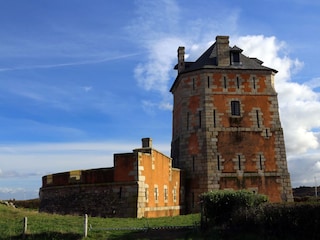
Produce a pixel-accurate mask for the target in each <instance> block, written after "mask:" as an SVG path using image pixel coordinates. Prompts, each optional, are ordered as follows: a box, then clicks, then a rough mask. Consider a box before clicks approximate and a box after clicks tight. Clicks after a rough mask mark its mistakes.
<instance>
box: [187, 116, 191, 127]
mask: <svg viewBox="0 0 320 240" xmlns="http://www.w3.org/2000/svg"><path fill="white" fill-rule="evenodd" d="M189 119H190V113H189V112H187V130H189V121H190V120H189Z"/></svg>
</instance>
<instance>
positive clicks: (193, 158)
mask: <svg viewBox="0 0 320 240" xmlns="http://www.w3.org/2000/svg"><path fill="white" fill-rule="evenodd" d="M194 169H195V157H194V156H192V171H193V172H194Z"/></svg>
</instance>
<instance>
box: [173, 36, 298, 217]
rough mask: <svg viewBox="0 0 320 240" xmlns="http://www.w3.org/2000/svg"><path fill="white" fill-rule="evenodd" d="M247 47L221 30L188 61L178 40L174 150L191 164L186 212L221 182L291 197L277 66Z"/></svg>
mask: <svg viewBox="0 0 320 240" xmlns="http://www.w3.org/2000/svg"><path fill="white" fill-rule="evenodd" d="M241 52H242V50H241V49H240V48H238V47H236V46H234V47H230V46H229V37H227V36H217V37H216V42H215V43H214V44H213V45H212V46H211V47H209V48H208V49H207V50H206V51H205V52H204V53H203V54H202V55H201V56H200V57H199V58H198V59H197V60H196V61H195V62H185V61H184V47H179V48H178V64H177V65H176V67H175V69H177V70H178V76H177V78H176V79H175V81H174V83H173V85H172V87H171V90H170V91H171V92H172V94H173V97H174V107H173V130H172V149H171V157H172V158H173V165H174V167H179V168H181V169H183V170H184V171H185V178H186V179H185V195H186V196H185V197H186V207H187V212H196V211H198V210H199V209H198V207H197V206H198V205H197V202H198V196H199V194H201V193H203V192H207V191H210V190H216V189H234V190H238V189H249V190H251V191H254V192H257V193H260V194H265V195H267V196H268V197H269V199H270V201H271V202H282V201H293V196H292V189H291V182H290V175H289V172H288V168H287V160H286V152H285V144H284V138H283V131H282V127H281V123H280V118H279V111H278V100H277V93H276V91H275V89H274V75H275V73H277V71H276V70H274V69H271V68H268V67H265V66H263V65H262V61H260V60H258V59H256V58H249V57H246V56H244V55H243V54H241Z"/></svg>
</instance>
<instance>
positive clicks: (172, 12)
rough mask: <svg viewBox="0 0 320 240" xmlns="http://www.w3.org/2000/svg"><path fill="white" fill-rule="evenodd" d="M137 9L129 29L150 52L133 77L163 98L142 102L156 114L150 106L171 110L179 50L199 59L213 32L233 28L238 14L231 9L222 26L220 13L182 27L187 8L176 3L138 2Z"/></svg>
mask: <svg viewBox="0 0 320 240" xmlns="http://www.w3.org/2000/svg"><path fill="white" fill-rule="evenodd" d="M137 7H138V10H137V18H136V19H135V20H134V21H133V22H132V24H131V25H130V26H129V27H128V30H129V32H130V34H132V36H134V40H135V41H136V42H137V43H138V44H139V45H141V46H142V48H144V49H146V50H147V59H146V60H145V61H141V62H140V63H139V64H138V65H137V66H136V67H135V69H134V76H135V79H136V80H137V83H138V85H139V86H140V87H141V88H142V89H144V90H146V91H153V92H155V94H156V95H160V96H159V98H160V100H159V99H157V100H156V101H154V100H152V101H151V100H150V99H148V100H145V101H143V103H142V104H143V108H144V109H145V110H146V108H145V107H146V103H147V106H148V109H147V112H150V111H151V112H152V111H153V110H152V109H150V107H152V108H154V109H156V110H159V109H160V110H172V99H171V97H170V95H171V94H170V93H169V89H170V87H171V84H172V82H173V80H174V79H175V77H176V74H177V73H176V71H175V70H173V67H174V65H175V64H176V63H177V49H178V47H179V46H186V47H187V48H186V50H187V53H186V59H187V58H195V57H199V55H198V54H200V53H202V51H203V50H205V48H206V47H207V46H208V44H209V43H212V40H213V39H212V38H213V37H214V34H213V33H214V32H219V30H223V31H228V30H230V29H233V28H234V26H235V24H236V19H237V16H238V11H237V10H236V9H235V10H228V11H229V13H228V15H227V17H226V16H225V15H224V14H222V15H223V17H224V23H225V24H224V25H223V27H222V26H221V24H219V22H220V20H217V19H219V16H218V15H219V14H221V13H219V14H216V15H215V16H210V18H208V19H205V18H202V19H194V18H189V17H188V18H186V19H188V20H185V21H184V22H183V24H181V22H180V18H181V17H182V16H183V14H184V12H183V10H184V9H183V7H181V6H179V4H178V3H177V2H176V1H168V0H162V1H148V2H145V1H143V2H141V1H137ZM231 13H232V14H231ZM203 26H206V27H205V28H204V27H203ZM189 46H190V47H189Z"/></svg>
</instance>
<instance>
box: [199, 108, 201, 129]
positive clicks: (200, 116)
mask: <svg viewBox="0 0 320 240" xmlns="http://www.w3.org/2000/svg"><path fill="white" fill-rule="evenodd" d="M198 114H199V128H201V111H199V113H198Z"/></svg>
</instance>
